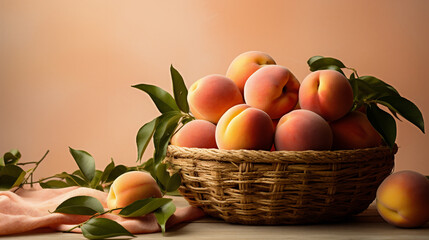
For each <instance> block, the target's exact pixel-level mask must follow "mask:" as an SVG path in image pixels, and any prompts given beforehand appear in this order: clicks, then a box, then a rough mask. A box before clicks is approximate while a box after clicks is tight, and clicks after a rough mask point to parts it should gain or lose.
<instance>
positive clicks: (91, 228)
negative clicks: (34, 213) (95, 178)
mask: <svg viewBox="0 0 429 240" xmlns="http://www.w3.org/2000/svg"><path fill="white" fill-rule="evenodd" d="M114 211H119V213H118V215H120V216H122V217H140V216H144V215H147V214H149V213H154V215H155V217H156V220H157V222H158V224H159V225H160V226H161V229H162V232H163V233H164V232H165V225H166V222H167V220H168V219H169V218H170V216H172V215H173V214H174V212H175V211H176V207H175V205H174V204H173V202H172V199H169V198H147V199H143V200H137V201H135V202H133V203H131V204H130V205H128V206H126V207H123V208H115V209H109V210H104V208H103V205H102V204H101V202H100V201H99V200H98V199H96V198H94V197H91V196H76V197H72V198H69V199H67V200H65V201H64V202H62V203H61V204H60V205H59V206H58V207H57V208H56V209H55V210H54V213H65V214H77V215H87V216H91V217H90V218H89V219H88V220H86V221H85V222H82V223H81V224H79V225H76V226H74V227H72V228H71V229H69V230H68V231H67V232H71V231H72V230H73V229H76V228H80V229H81V230H82V234H83V236H84V237H86V238H88V239H105V238H112V237H118V236H130V237H134V235H133V234H132V233H130V232H129V231H128V230H126V229H125V228H124V227H123V226H122V225H120V224H119V223H117V222H115V221H113V220H110V219H107V218H99V217H100V216H101V215H104V214H107V213H112V212H114Z"/></svg>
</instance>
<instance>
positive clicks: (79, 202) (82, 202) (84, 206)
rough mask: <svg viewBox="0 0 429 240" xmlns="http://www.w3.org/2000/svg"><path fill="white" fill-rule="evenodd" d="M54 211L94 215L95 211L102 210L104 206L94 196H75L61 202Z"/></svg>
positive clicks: (99, 211) (100, 211)
mask: <svg viewBox="0 0 429 240" xmlns="http://www.w3.org/2000/svg"><path fill="white" fill-rule="evenodd" d="M54 212H56V213H67V214H76V215H94V214H96V213H102V212H104V208H103V205H102V204H101V202H100V201H98V199H96V198H94V197H90V196H76V197H72V198H69V199H67V200H65V201H64V202H62V203H61V204H60V205H59V206H58V207H57V208H56V209H55V211H54Z"/></svg>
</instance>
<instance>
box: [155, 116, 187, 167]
mask: <svg viewBox="0 0 429 240" xmlns="http://www.w3.org/2000/svg"><path fill="white" fill-rule="evenodd" d="M181 117H182V114H181V113H180V112H177V111H173V112H167V113H164V114H162V115H161V116H159V123H158V124H157V126H156V129H155V132H154V134H153V143H154V146H155V151H154V157H153V158H154V163H155V165H156V164H158V163H160V162H161V161H162V160H163V159H164V157H165V155H166V153H167V147H168V143H169V142H170V139H171V137H172V135H173V133H174V131H175V129H176V128H177V126H178V124H179V120H180V118H181Z"/></svg>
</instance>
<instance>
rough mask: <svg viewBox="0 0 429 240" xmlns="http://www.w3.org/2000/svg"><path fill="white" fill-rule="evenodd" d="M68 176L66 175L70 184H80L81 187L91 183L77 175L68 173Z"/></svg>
mask: <svg viewBox="0 0 429 240" xmlns="http://www.w3.org/2000/svg"><path fill="white" fill-rule="evenodd" d="M66 174H67V175H68V176H66V178H65V180H66V182H67V183H68V184H69V185H70V186H80V187H87V186H88V185H89V183H88V182H87V181H85V180H84V179H82V178H80V177H78V176H77V175H72V174H68V173H66Z"/></svg>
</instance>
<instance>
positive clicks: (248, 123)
mask: <svg viewBox="0 0 429 240" xmlns="http://www.w3.org/2000/svg"><path fill="white" fill-rule="evenodd" d="M273 136H274V127H273V121H272V120H271V118H270V116H268V114H267V113H265V112H264V111H262V110H260V109H257V108H253V107H250V106H249V105H246V104H240V105H237V106H234V107H232V108H230V109H229V110H228V111H226V112H225V114H224V115H223V116H222V117H221V118H220V120H219V122H218V124H217V126H216V143H217V146H218V147H219V149H252V150H270V149H271V146H272V144H273Z"/></svg>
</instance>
